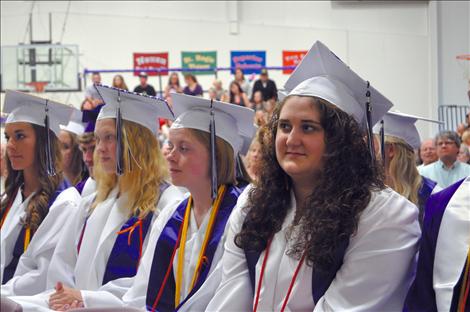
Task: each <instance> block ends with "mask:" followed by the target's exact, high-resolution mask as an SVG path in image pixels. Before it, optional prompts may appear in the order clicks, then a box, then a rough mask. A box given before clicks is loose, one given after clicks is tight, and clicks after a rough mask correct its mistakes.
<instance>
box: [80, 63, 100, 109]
mask: <svg viewBox="0 0 470 312" xmlns="http://www.w3.org/2000/svg"><path fill="white" fill-rule="evenodd" d="M91 81H92V82H93V84H92V85H90V86H88V87H86V90H85V100H84V101H83V102H82V106H81V108H80V109H81V110H92V109H94V108H95V107H96V106H98V105H100V104H103V100H102V99H101V96H100V95H99V93H98V91H96V89H95V85H97V84H100V83H101V75H100V73H98V72H94V73H93V74H91Z"/></svg>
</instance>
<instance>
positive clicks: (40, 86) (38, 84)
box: [26, 81, 49, 93]
mask: <svg viewBox="0 0 470 312" xmlns="http://www.w3.org/2000/svg"><path fill="white" fill-rule="evenodd" d="M48 83H49V81H33V82H28V83H27V84H26V85H27V86H28V87H34V90H35V91H36V93H43V92H44V88H45V87H46V85H47V84H48Z"/></svg>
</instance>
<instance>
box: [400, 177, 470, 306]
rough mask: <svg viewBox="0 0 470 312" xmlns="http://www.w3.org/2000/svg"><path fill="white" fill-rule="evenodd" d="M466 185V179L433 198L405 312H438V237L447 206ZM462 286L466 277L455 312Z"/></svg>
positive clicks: (454, 303)
mask: <svg viewBox="0 0 470 312" xmlns="http://www.w3.org/2000/svg"><path fill="white" fill-rule="evenodd" d="M463 181H465V179H463V180H461V181H459V182H457V183H455V184H452V185H451V186H449V187H448V188H446V189H444V190H442V191H440V192H438V193H436V194H433V195H431V197H430V198H429V200H428V202H427V204H426V210H425V214H424V222H423V233H422V236H421V242H420V249H419V259H418V267H417V271H416V277H415V280H414V282H413V284H412V285H411V288H410V290H409V292H408V295H407V297H406V300H405V307H404V311H437V306H436V296H435V293H434V288H433V268H434V255H435V252H436V244H437V237H438V234H439V228H440V226H441V221H442V216H443V215H444V212H445V210H446V207H447V204H448V203H449V201H450V199H451V198H452V196H453V195H454V193H455V192H456V191H457V189H458V188H459V186H460V185H461V184H462V182H463ZM462 273H463V272H462ZM461 283H462V276H461V277H460V280H459V282H458V283H457V285H456V286H455V288H454V296H453V299H452V306H451V311H456V310H457V301H458V300H459V291H460V285H461ZM467 305H468V304H467ZM468 309H470V307H466V310H465V311H469V310H468Z"/></svg>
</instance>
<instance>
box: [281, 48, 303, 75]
mask: <svg viewBox="0 0 470 312" xmlns="http://www.w3.org/2000/svg"><path fill="white" fill-rule="evenodd" d="M305 54H307V51H282V66H297V65H298V64H299V63H300V61H301V60H302V58H303V57H304V56H305ZM293 71H294V70H293V69H283V70H282V73H283V74H291V73H292V72H293Z"/></svg>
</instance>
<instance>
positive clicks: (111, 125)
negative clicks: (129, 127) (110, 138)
mask: <svg viewBox="0 0 470 312" xmlns="http://www.w3.org/2000/svg"><path fill="white" fill-rule="evenodd" d="M101 132H116V122H115V120H114V119H112V118H106V119H100V120H98V121H97V122H96V126H95V133H101Z"/></svg>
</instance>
